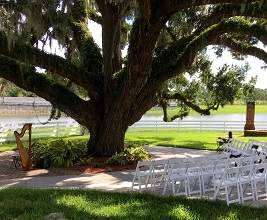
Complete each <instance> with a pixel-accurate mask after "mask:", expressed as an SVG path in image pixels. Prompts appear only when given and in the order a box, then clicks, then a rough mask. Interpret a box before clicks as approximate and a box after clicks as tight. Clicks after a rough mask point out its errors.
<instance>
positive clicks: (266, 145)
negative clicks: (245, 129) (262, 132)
mask: <svg viewBox="0 0 267 220" xmlns="http://www.w3.org/2000/svg"><path fill="white" fill-rule="evenodd" d="M248 143H250V144H251V147H253V148H254V150H255V151H256V152H257V153H259V154H263V155H266V156H267V142H264V141H259V140H254V139H250V140H249V141H248ZM255 147H257V148H255Z"/></svg>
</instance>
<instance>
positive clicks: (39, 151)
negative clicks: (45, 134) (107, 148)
mask: <svg viewBox="0 0 267 220" xmlns="http://www.w3.org/2000/svg"><path fill="white" fill-rule="evenodd" d="M86 149H87V148H86V142H85V141H82V140H72V141H70V140H64V139H57V140H51V139H50V140H46V141H37V142H35V143H34V144H33V159H34V161H38V159H40V158H41V157H48V158H50V160H51V163H52V166H53V167H69V166H72V165H73V164H74V162H76V161H78V160H79V158H82V157H84V156H85V155H86Z"/></svg>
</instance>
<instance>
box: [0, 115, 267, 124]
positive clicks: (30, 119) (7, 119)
mask: <svg viewBox="0 0 267 220" xmlns="http://www.w3.org/2000/svg"><path fill="white" fill-rule="evenodd" d="M48 118H49V116H39V117H38V118H37V117H36V116H0V123H15V124H16V123H40V121H41V122H46V121H47V120H48ZM183 120H184V121H245V120H246V115H245V114H227V115H212V116H197V115H196V116H188V117H186V118H184V119H183ZM62 121H65V122H66V121H67V122H72V121H73V119H71V118H68V117H61V118H60V119H59V120H53V121H52V122H62ZM140 121H162V116H146V115H144V116H143V117H142V118H141V120H140ZM255 121H267V114H264V113H262V114H260V113H259V114H256V115H255Z"/></svg>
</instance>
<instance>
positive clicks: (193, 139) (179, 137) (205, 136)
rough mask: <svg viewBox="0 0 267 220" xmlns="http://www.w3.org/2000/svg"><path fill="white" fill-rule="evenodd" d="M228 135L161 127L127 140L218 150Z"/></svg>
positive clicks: (239, 136)
mask: <svg viewBox="0 0 267 220" xmlns="http://www.w3.org/2000/svg"><path fill="white" fill-rule="evenodd" d="M218 136H226V133H223V132H215V131H198V130H196V131H192V130H188V131H182V130H173V129H161V130H157V131H156V130H153V131H149V130H144V131H140V130H139V131H138V130H137V131H135V132H127V133H126V141H127V142H135V143H140V144H151V145H160V146H167V147H181V148H192V149H201V150H203V149H204V150H216V149H217V142H216V141H217V137H218ZM233 137H234V138H236V139H239V140H242V141H248V140H249V139H251V138H252V137H243V133H241V132H237V133H233ZM67 138H68V139H69V140H72V139H83V140H84V141H87V140H88V138H89V137H88V135H85V136H73V137H67ZM253 139H257V140H262V141H266V142H267V137H253ZM14 149H16V145H15V143H11V144H2V145H0V152H1V151H7V150H14Z"/></svg>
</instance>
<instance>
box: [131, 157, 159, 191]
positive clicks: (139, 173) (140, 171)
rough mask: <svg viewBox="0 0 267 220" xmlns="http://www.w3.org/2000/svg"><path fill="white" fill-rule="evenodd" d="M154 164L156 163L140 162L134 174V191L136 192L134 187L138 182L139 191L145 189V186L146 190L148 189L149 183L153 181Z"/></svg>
mask: <svg viewBox="0 0 267 220" xmlns="http://www.w3.org/2000/svg"><path fill="white" fill-rule="evenodd" d="M153 163H154V161H138V163H137V165H136V169H135V172H134V173H133V175H134V177H133V181H132V187H131V189H132V190H134V186H136V180H137V185H138V188H139V190H142V189H143V188H142V186H143V185H144V188H145V189H147V186H148V184H149V181H151V178H152V168H153ZM143 180H144V181H143Z"/></svg>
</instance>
